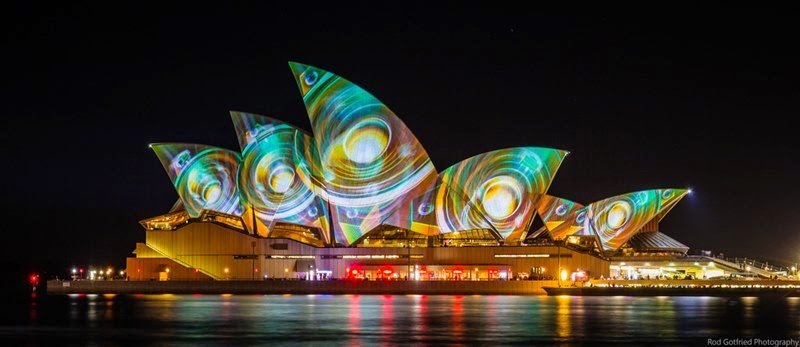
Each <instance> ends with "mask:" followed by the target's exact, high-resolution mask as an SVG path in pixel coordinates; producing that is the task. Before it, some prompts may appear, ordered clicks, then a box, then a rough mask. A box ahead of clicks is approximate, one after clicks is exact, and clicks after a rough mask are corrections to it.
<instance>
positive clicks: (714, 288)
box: [47, 280, 800, 297]
mask: <svg viewBox="0 0 800 347" xmlns="http://www.w3.org/2000/svg"><path fill="white" fill-rule="evenodd" d="M590 283H591V286H582V287H575V286H572V285H571V284H564V283H563V282H562V286H561V287H560V288H559V284H558V281H553V280H549V281H341V280H340V281H293V280H287V281H280V280H273V281H61V280H50V281H47V293H48V294H420V295H574V296H617V295H624V296H792V297H797V296H800V282H798V281H769V280H763V281H725V280H721V281H711V280H705V281H703V280H696V281H685V280H670V281H592V282H590Z"/></svg>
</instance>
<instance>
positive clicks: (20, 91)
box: [0, 2, 800, 268]
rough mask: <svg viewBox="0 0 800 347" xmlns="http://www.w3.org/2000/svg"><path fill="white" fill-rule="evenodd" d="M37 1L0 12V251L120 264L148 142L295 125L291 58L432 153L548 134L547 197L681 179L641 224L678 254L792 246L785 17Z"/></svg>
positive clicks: (762, 251) (438, 161) (170, 199)
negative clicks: (259, 125)
mask: <svg viewBox="0 0 800 347" xmlns="http://www.w3.org/2000/svg"><path fill="white" fill-rule="evenodd" d="M9 6H10V7H9ZM52 6H53V5H51V6H47V7H44V6H42V7H38V6H36V5H31V4H28V3H27V2H26V3H23V4H16V5H7V8H6V9H5V10H4V11H3V12H5V14H4V15H3V16H4V17H6V18H5V20H4V21H3V24H2V25H3V27H4V29H5V30H4V31H5V38H4V43H3V50H2V51H3V52H4V54H3V56H4V57H3V59H4V60H5V62H4V64H3V74H2V75H3V78H2V83H3V102H2V109H3V115H2V123H3V126H2V127H1V129H0V134H2V148H1V150H2V158H3V159H4V160H3V165H4V167H3V169H2V172H3V177H2V180H0V184H1V186H0V189H1V191H2V195H3V196H2V200H0V201H1V203H2V214H3V218H2V222H0V223H2V224H1V225H0V228H2V229H0V231H2V233H3V235H4V237H5V238H6V240H14V241H16V243H14V244H9V243H6V245H5V247H4V251H3V252H2V254H0V257H1V258H0V260H2V261H3V262H12V263H20V264H26V263H30V264H44V263H48V264H62V263H63V264H66V265H65V268H67V266H71V264H87V263H95V264H97V263H102V264H113V265H116V266H122V265H123V264H124V258H125V257H128V256H131V251H132V250H133V249H134V246H135V242H137V241H138V242H143V241H144V236H145V232H144V230H143V228H142V227H141V226H140V225H139V224H138V221H139V220H141V219H144V218H147V217H151V216H155V215H158V214H161V213H165V212H167V211H168V210H169V208H170V207H171V206H172V204H173V203H174V202H175V200H176V199H177V193H176V192H175V190H174V189H173V187H172V185H171V183H170V180H169V178H168V177H167V175H166V173H165V172H164V169H163V168H162V167H161V164H160V163H159V161H158V159H157V158H156V156H155V155H154V154H153V152H152V151H151V150H149V149H148V147H147V144H148V143H151V142H192V143H203V144H209V145H215V146H221V147H225V148H230V149H238V144H237V142H236V134H235V133H234V129H233V125H232V123H231V121H230V116H229V114H228V111H229V110H239V111H247V112H253V113H260V114H265V115H269V116H271V117H275V118H278V119H281V120H284V121H286V122H289V123H292V124H295V125H297V126H299V127H301V128H304V129H306V130H310V125H309V121H308V116H307V114H306V111H305V108H304V106H303V103H302V100H301V97H300V94H299V92H298V90H297V86H296V84H295V81H294V79H293V77H292V75H291V72H290V70H289V67H288V65H287V61H290V60H292V61H298V62H302V63H306V64H310V65H315V66H318V67H320V68H323V69H326V70H329V71H332V72H334V73H336V74H339V75H341V76H343V77H345V78H347V79H349V80H351V81H353V82H355V83H356V84H358V85H360V86H361V87H363V88H365V89H366V90H368V91H370V92H371V93H372V94H373V95H375V96H376V97H378V98H379V99H380V100H381V101H382V102H383V103H385V104H386V105H388V106H389V107H390V108H391V109H392V110H393V111H394V112H395V113H396V114H397V115H398V116H399V117H400V118H401V119H402V120H403V121H404V122H405V123H406V125H407V126H408V127H409V128H410V129H411V131H412V132H414V134H415V135H416V136H417V138H418V139H419V141H420V142H421V143H422V145H423V146H424V147H425V149H426V150H427V152H428V154H429V155H430V157H431V159H432V161H433V163H434V165H435V166H436V168H437V170H443V169H445V168H447V167H448V166H450V165H452V164H454V163H456V162H458V161H460V160H462V159H465V158H468V157H470V156H473V155H475V154H478V153H481V152H486V151H491V150H495V149H500V148H505V147H513V146H542V147H553V148H560V149H566V150H569V151H570V152H571V154H570V155H569V156H568V157H567V159H566V160H565V161H564V164H563V165H562V166H561V168H560V170H559V171H558V174H557V175H556V178H555V180H554V181H553V184H552V186H551V188H550V190H549V193H550V194H553V195H556V196H561V197H565V198H569V199H572V200H575V201H578V202H581V203H591V202H593V201H597V200H600V199H603V198H606V197H610V196H613V195H618V194H622V193H627V192H632V191H636V190H642V189H649V188H666V187H676V188H692V189H693V190H694V193H693V194H692V195H690V196H688V197H686V198H684V200H683V201H682V202H680V203H679V204H678V205H677V206H676V207H675V208H674V209H673V210H672V212H671V213H670V214H669V215H668V216H667V217H666V218H665V219H664V221H663V222H662V223H661V231H663V232H665V233H667V234H668V235H670V236H672V237H674V238H676V239H677V240H680V241H682V242H683V243H685V244H687V245H689V246H690V247H691V248H692V250H691V251H690V252H693V253H694V252H699V250H702V249H708V250H713V251H714V252H715V253H719V252H724V253H725V254H726V255H727V256H751V257H758V258H761V259H765V260H769V261H770V262H771V263H772V262H783V263H787V264H788V263H794V262H798V261H800V238H799V237H798V235H800V233H799V232H800V219H798V218H797V217H798V211H800V202H798V201H799V200H798V199H797V197H798V196H800V185H798V181H797V177H798V171H800V160H798V159H800V156H798V154H797V149H798V148H800V146H798V145H797V144H796V141H797V136H796V132H797V127H796V126H793V125H792V124H794V122H796V117H797V116H798V115H800V82H798V81H800V78H799V77H800V74H798V67H797V66H798V64H799V63H800V54H798V51H797V50H796V47H795V46H796V45H797V37H798V33H800V32H799V30H798V26H797V23H796V18H791V17H784V18H782V17H780V16H777V15H775V14H771V13H757V12H754V11H748V12H744V11H743V12H741V13H719V12H711V13H705V14H697V15H688V14H685V13H672V14H669V15H666V14H664V13H658V11H647V12H646V13H644V14H640V16H639V17H636V18H631V17H628V16H614V15H612V16H600V15H598V16H593V17H577V18H575V17H548V16H538V15H534V14H528V13H525V11H524V10H522V9H519V8H512V7H508V8H504V9H477V8H474V9H459V8H456V7H452V8H431V7H428V6H425V7H407V6H402V7H384V8H375V7H374V5H366V4H365V5H362V6H361V7H359V8H349V9H343V8H342V9H337V8H318V7H313V6H300V5H295V6H286V7H280V8H276V7H270V6H267V5H262V6H243V7H240V8H217V7H206V8H188V7H181V6H174V7H169V6H172V5H163V6H160V7H158V8H145V7H143V6H141V5H139V4H135V5H131V6H130V7H120V5H118V4H116V5H113V6H114V7H110V6H111V5H106V4H92V5H74V4H71V5H67V4H56V5H55V7H52ZM686 11H687V12H688V11H689V9H686ZM650 15H652V16H658V17H647V16H650Z"/></svg>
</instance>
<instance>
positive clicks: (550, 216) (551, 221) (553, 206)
mask: <svg viewBox="0 0 800 347" xmlns="http://www.w3.org/2000/svg"><path fill="white" fill-rule="evenodd" d="M582 208H583V205H581V204H579V203H576V202H574V201H570V200H567V199H563V198H559V197H555V196H552V195H544V196H542V199H541V200H540V201H539V206H538V208H537V212H538V213H539V216H540V217H542V221H543V222H544V225H545V227H546V228H547V230H548V231H549V232H550V236H551V237H552V238H553V239H554V240H556V239H558V240H560V239H561V238H563V235H559V236H560V237H558V238H556V237H554V236H553V231H554V230H556V228H558V227H559V226H560V225H562V224H563V223H564V222H566V221H567V220H569V219H570V218H572V217H573V216H574V213H573V212H575V211H577V210H580V209H582ZM575 217H577V216H575ZM579 230H580V227H579V228H577V229H571V228H566V229H565V231H568V232H569V234H570V235H571V234H574V233H575V232H577V231H579Z"/></svg>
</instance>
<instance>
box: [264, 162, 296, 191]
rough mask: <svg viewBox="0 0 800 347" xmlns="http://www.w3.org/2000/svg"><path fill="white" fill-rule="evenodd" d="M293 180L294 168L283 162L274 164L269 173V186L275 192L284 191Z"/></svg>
mask: <svg viewBox="0 0 800 347" xmlns="http://www.w3.org/2000/svg"><path fill="white" fill-rule="evenodd" d="M293 182H294V169H292V167H290V166H288V165H285V164H283V163H281V164H277V165H274V167H273V169H272V170H271V172H270V173H269V188H270V189H271V190H272V191H274V192H276V193H286V191H287V190H289V187H291V186H292V183H293Z"/></svg>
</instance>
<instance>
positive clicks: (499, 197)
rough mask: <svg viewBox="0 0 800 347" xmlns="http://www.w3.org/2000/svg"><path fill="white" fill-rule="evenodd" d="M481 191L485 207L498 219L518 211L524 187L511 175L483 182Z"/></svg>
mask: <svg viewBox="0 0 800 347" xmlns="http://www.w3.org/2000/svg"><path fill="white" fill-rule="evenodd" d="M480 191H482V192H483V196H482V197H481V201H482V202H483V208H484V209H485V210H486V213H488V214H489V216H490V217H492V219H496V220H499V219H504V218H508V216H510V215H511V214H513V213H514V212H516V211H517V209H518V208H519V206H520V202H521V200H522V187H520V183H519V181H517V180H516V179H514V178H512V177H510V176H505V175H503V176H497V177H492V178H491V179H489V180H487V181H486V182H484V183H483V186H482V187H481V188H480Z"/></svg>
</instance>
